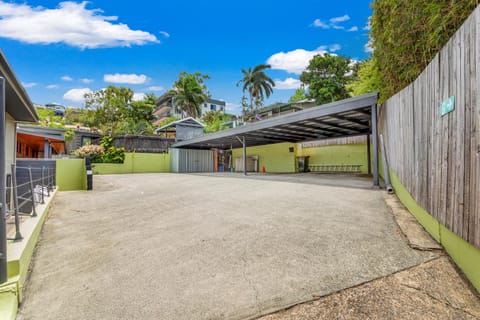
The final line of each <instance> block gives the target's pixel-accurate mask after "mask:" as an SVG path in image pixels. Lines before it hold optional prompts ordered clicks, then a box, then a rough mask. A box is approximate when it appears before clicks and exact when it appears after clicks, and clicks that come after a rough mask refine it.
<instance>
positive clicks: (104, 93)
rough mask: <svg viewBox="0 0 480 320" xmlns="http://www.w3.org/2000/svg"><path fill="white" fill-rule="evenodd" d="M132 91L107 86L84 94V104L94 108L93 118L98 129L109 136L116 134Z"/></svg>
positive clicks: (123, 118)
mask: <svg viewBox="0 0 480 320" xmlns="http://www.w3.org/2000/svg"><path fill="white" fill-rule="evenodd" d="M132 99H133V91H132V89H130V88H123V87H122V88H117V87H114V86H108V88H106V89H103V90H100V91H96V92H92V93H87V94H85V106H86V107H87V108H89V109H94V110H95V120H96V122H97V124H98V126H99V127H100V129H101V130H102V131H103V132H104V133H107V134H108V135H110V136H113V135H114V134H117V133H118V131H119V128H120V126H121V123H122V121H124V120H125V118H126V115H127V108H128V107H129V106H130V104H131V103H132Z"/></svg>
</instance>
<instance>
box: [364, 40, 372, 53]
mask: <svg viewBox="0 0 480 320" xmlns="http://www.w3.org/2000/svg"><path fill="white" fill-rule="evenodd" d="M363 48H364V50H365V52H366V53H372V52H373V41H372V39H369V40H368V42H367V43H365V45H364V46H363Z"/></svg>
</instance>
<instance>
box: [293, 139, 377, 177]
mask: <svg viewBox="0 0 480 320" xmlns="http://www.w3.org/2000/svg"><path fill="white" fill-rule="evenodd" d="M300 146H301V145H300ZM299 155H301V156H310V158H309V162H310V163H311V164H360V165H361V167H360V170H361V172H362V173H365V174H366V173H368V157H367V144H366V143H356V144H337V145H328V146H319V147H309V148H301V147H299ZM372 168H373V167H372ZM372 170H373V169H372Z"/></svg>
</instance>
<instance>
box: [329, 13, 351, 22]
mask: <svg viewBox="0 0 480 320" xmlns="http://www.w3.org/2000/svg"><path fill="white" fill-rule="evenodd" d="M348 20H350V16H349V15H348V14H346V15H344V16H341V17H334V18H330V22H331V23H333V24H335V23H339V22H345V21H348Z"/></svg>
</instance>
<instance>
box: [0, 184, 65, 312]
mask: <svg viewBox="0 0 480 320" xmlns="http://www.w3.org/2000/svg"><path fill="white" fill-rule="evenodd" d="M56 193H57V189H55V190H54V191H53V192H52V193H51V196H50V197H48V198H45V203H44V204H39V205H38V206H37V207H36V209H37V214H38V216H37V217H32V218H29V219H26V220H25V221H24V222H23V223H22V225H21V228H22V235H23V237H24V238H23V240H21V241H16V242H15V241H10V242H9V243H8V247H7V260H8V281H7V282H6V283H4V284H2V285H1V286H0V319H5V320H10V319H11V320H13V319H15V318H16V315H17V310H18V305H19V303H21V302H22V297H23V288H24V284H25V281H26V279H27V276H28V270H29V266H30V262H31V260H32V257H33V253H34V250H35V246H36V244H37V242H38V238H39V237H40V232H41V230H42V227H43V224H44V222H45V219H46V217H47V215H48V211H49V208H50V205H51V203H52V200H53V199H54V198H55V195H56Z"/></svg>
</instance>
